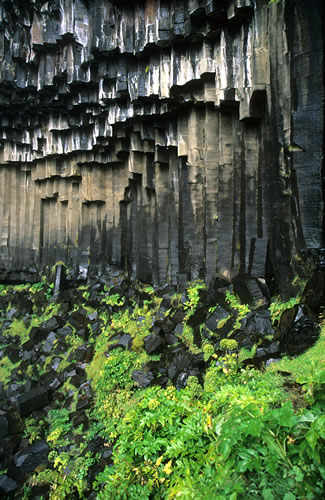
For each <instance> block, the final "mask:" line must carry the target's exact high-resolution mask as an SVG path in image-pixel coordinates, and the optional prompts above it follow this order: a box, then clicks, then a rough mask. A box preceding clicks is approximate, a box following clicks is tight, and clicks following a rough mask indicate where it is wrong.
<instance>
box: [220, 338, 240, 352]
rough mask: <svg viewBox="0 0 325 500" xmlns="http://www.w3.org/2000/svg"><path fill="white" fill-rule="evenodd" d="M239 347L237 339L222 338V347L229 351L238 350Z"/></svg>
mask: <svg viewBox="0 0 325 500" xmlns="http://www.w3.org/2000/svg"><path fill="white" fill-rule="evenodd" d="M237 348H238V342H237V340H233V339H222V340H220V349H222V350H223V351H226V352H227V353H229V352H231V351H236V350H237Z"/></svg>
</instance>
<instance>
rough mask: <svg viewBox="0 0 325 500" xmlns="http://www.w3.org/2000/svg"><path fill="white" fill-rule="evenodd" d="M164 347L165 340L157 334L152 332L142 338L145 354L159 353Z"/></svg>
mask: <svg viewBox="0 0 325 500" xmlns="http://www.w3.org/2000/svg"><path fill="white" fill-rule="evenodd" d="M165 347H166V340H165V339H164V338H163V337H162V336H161V335H159V334H156V333H153V334H151V335H148V336H147V337H145V339H144V348H145V351H146V353H147V354H150V355H151V354H160V353H161V352H163V350H164V349H165Z"/></svg>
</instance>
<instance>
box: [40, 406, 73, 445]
mask: <svg viewBox="0 0 325 500" xmlns="http://www.w3.org/2000/svg"><path fill="white" fill-rule="evenodd" d="M48 420H49V424H50V428H49V433H48V435H47V438H46V439H47V441H48V442H49V443H51V444H52V445H53V446H57V445H58V444H60V443H62V444H66V440H65V436H66V434H67V433H68V432H69V431H70V430H71V428H72V422H70V418H69V410H67V409H66V408H60V409H57V410H50V411H49V413H48Z"/></svg>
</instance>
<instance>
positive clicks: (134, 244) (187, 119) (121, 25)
mask: <svg viewBox="0 0 325 500" xmlns="http://www.w3.org/2000/svg"><path fill="white" fill-rule="evenodd" d="M323 11H324V8H323V5H322V1H321V0H299V1H298V0H283V1H282V0H281V1H280V2H279V3H278V4H272V5H271V6H269V5H268V2H267V0H229V1H228V0H215V1H213V0H189V1H184V0H177V1H176V0H145V1H134V2H121V1H115V2H113V1H109V0H52V1H48V2H45V1H44V0H29V1H25V0H24V1H23V0H10V1H9V0H0V13H1V24H0V70H1V77H0V268H1V275H0V279H2V280H14V279H22V278H23V277H25V278H26V279H30V278H31V277H32V276H33V275H34V276H39V275H40V274H42V273H43V272H44V270H45V269H46V268H47V269H49V268H50V267H51V266H53V265H54V264H55V263H56V262H58V261H63V262H64V263H65V264H66V265H67V266H68V268H69V269H70V270H71V271H73V273H74V275H75V276H76V275H79V277H85V276H86V275H87V273H88V272H91V273H94V272H97V273H98V272H101V271H102V270H103V269H105V266H106V265H107V264H109V265H116V266H119V267H123V268H125V269H126V270H128V272H129V273H130V275H131V276H133V277H137V278H139V279H141V280H144V281H145V282H152V283H155V284H160V285H162V284H164V283H166V282H168V283H171V284H177V283H182V282H184V281H185V280H189V279H190V280H194V279H197V278H204V279H205V280H206V281H207V282H209V281H210V279H211V276H212V275H213V274H214V273H215V272H217V273H219V274H222V275H224V276H226V277H228V278H233V277H235V276H237V275H242V276H248V277H249V281H251V282H252V283H251V286H253V285H254V286H255V287H256V286H258V287H262V288H263V283H264V280H265V279H266V280H267V282H268V284H269V285H270V284H271V281H273V283H274V285H275V288H277V289H278V290H279V291H281V292H282V293H286V292H288V291H289V290H290V280H292V277H293V275H294V273H295V272H296V265H295V262H299V259H300V257H299V255H300V251H301V250H302V249H306V248H317V247H320V246H321V245H323V244H324V241H323V236H324V230H323V220H324V158H323V157H324V79H323V78H324V72H323V69H324V59H323V47H324V37H323V28H324V15H323ZM253 282H254V283H253Z"/></svg>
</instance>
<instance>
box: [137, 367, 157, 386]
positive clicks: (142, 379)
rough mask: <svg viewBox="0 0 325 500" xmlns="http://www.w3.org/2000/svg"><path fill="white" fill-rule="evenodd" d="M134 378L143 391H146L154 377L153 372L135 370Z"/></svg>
mask: <svg viewBox="0 0 325 500" xmlns="http://www.w3.org/2000/svg"><path fill="white" fill-rule="evenodd" d="M132 378H133V380H134V381H135V382H136V383H137V384H138V386H139V387H141V389H144V388H145V387H148V386H149V385H150V384H151V382H152V381H153V379H154V376H153V374H152V373H151V372H146V371H145V370H134V371H133V372H132Z"/></svg>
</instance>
